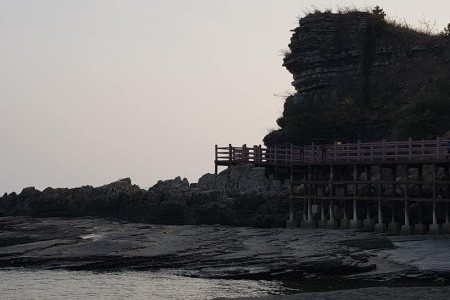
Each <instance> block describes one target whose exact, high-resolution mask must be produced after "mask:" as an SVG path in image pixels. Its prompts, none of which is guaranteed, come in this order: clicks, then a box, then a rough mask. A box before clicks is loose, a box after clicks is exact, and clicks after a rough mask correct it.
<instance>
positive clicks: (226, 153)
mask: <svg viewBox="0 0 450 300" xmlns="http://www.w3.org/2000/svg"><path fill="white" fill-rule="evenodd" d="M449 155H450V139H441V138H437V139H436V140H420V141H413V140H412V139H409V140H407V141H396V142H386V141H382V142H374V143H360V142H358V143H349V144H339V143H335V144H332V145H315V144H311V145H307V146H294V145H290V146H287V147H273V148H263V147H261V146H253V147H247V146H246V145H243V146H242V147H233V146H232V145H229V146H228V147H218V146H217V145H216V156H215V162H216V164H218V165H233V164H240V163H255V164H267V165H283V164H284V165H291V164H304V163H335V162H389V161H443V160H450V156H449Z"/></svg>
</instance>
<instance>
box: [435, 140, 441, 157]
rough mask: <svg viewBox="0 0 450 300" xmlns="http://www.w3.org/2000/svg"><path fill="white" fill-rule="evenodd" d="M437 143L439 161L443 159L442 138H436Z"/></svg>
mask: <svg viewBox="0 0 450 300" xmlns="http://www.w3.org/2000/svg"><path fill="white" fill-rule="evenodd" d="M436 141H437V159H438V160H439V159H441V138H440V137H439V136H437V137H436Z"/></svg>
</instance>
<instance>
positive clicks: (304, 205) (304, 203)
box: [303, 199, 308, 221]
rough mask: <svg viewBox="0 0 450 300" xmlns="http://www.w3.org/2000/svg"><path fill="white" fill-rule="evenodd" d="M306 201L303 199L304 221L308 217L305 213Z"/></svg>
mask: <svg viewBox="0 0 450 300" xmlns="http://www.w3.org/2000/svg"><path fill="white" fill-rule="evenodd" d="M306 202H307V200H306V199H303V221H306V220H307V219H308V215H307V214H306V210H307V205H306Z"/></svg>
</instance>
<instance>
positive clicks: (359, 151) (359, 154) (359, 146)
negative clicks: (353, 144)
mask: <svg viewBox="0 0 450 300" xmlns="http://www.w3.org/2000/svg"><path fill="white" fill-rule="evenodd" d="M357 151H358V161H361V141H360V140H358V150H357Z"/></svg>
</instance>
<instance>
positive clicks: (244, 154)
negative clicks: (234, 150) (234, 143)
mask: <svg viewBox="0 0 450 300" xmlns="http://www.w3.org/2000/svg"><path fill="white" fill-rule="evenodd" d="M242 161H243V162H244V163H246V162H247V145H246V144H244V145H242Z"/></svg>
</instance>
